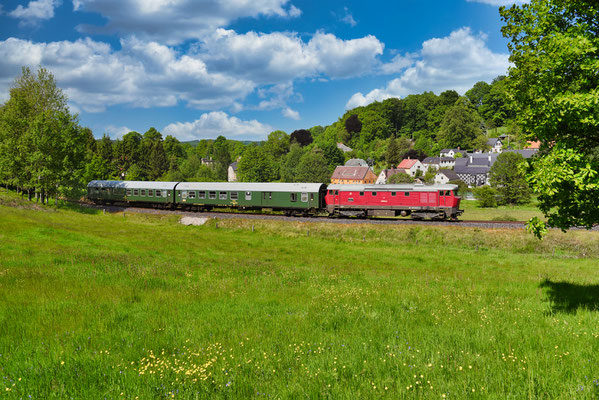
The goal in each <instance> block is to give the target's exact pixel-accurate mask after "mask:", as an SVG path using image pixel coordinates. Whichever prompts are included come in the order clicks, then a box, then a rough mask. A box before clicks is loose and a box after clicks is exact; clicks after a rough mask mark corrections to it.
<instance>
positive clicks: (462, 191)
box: [447, 179, 470, 196]
mask: <svg viewBox="0 0 599 400" xmlns="http://www.w3.org/2000/svg"><path fill="white" fill-rule="evenodd" d="M447 183H448V184H450V185H457V186H458V195H459V196H465V195H466V193H468V191H469V190H470V189H469V188H468V184H467V183H466V182H464V181H463V180H461V179H457V180H455V181H449V182H447Z"/></svg>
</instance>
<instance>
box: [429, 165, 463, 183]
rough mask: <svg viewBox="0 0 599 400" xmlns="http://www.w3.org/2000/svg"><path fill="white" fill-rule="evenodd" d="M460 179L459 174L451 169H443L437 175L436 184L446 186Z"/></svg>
mask: <svg viewBox="0 0 599 400" xmlns="http://www.w3.org/2000/svg"><path fill="white" fill-rule="evenodd" d="M459 179H460V177H459V176H458V174H456V173H455V172H453V171H452V170H451V169H441V170H439V171H438V172H437V174H436V175H435V183H436V184H439V185H446V184H447V182H449V181H457V180H459Z"/></svg>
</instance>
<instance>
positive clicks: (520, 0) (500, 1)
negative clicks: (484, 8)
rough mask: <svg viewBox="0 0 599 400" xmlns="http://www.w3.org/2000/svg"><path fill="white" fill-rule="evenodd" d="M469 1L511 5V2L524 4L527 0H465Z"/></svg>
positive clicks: (493, 4)
mask: <svg viewBox="0 0 599 400" xmlns="http://www.w3.org/2000/svg"><path fill="white" fill-rule="evenodd" d="M466 1H467V2H469V3H483V4H489V5H491V6H497V7H499V6H511V5H512V4H526V3H528V2H529V0H466Z"/></svg>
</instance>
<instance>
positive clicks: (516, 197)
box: [489, 152, 530, 204]
mask: <svg viewBox="0 0 599 400" xmlns="http://www.w3.org/2000/svg"><path fill="white" fill-rule="evenodd" d="M523 162H524V157H522V155H520V154H518V153H511V152H510V153H501V154H500V155H499V156H497V160H496V161H495V163H494V164H493V166H492V167H491V169H490V171H489V182H490V184H491V186H492V187H494V188H495V189H496V190H497V193H498V194H499V203H500V204H522V203H527V202H528V201H529V200H530V188H529V186H528V183H527V182H526V179H525V177H524V174H523V172H522V169H521V168H520V166H521V164H522V163H523Z"/></svg>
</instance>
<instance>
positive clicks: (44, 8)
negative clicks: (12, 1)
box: [8, 0, 62, 25]
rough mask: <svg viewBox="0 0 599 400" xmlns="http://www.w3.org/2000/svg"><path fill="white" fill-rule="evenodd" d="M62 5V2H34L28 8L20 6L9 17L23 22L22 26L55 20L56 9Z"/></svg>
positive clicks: (57, 0) (58, 0) (42, 0)
mask: <svg viewBox="0 0 599 400" xmlns="http://www.w3.org/2000/svg"><path fill="white" fill-rule="evenodd" d="M61 4H62V2H61V1H60V0H34V1H30V2H29V4H28V5H27V7H23V6H22V5H18V6H17V8H15V9H14V10H13V11H11V12H9V13H8V15H9V16H10V17H13V18H18V19H20V20H21V23H22V24H25V25H27V24H36V23H38V22H39V21H41V20H45V19H51V18H54V9H55V8H56V7H59V6H60V5H61Z"/></svg>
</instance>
